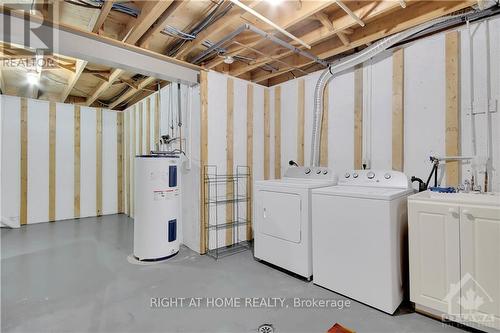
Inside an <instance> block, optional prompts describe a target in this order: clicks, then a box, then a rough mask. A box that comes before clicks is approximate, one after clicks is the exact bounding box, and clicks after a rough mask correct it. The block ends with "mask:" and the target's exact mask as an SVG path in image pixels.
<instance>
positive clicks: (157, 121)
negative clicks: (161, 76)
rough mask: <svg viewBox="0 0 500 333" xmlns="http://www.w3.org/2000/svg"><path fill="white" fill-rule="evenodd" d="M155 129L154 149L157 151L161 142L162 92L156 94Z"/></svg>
mask: <svg viewBox="0 0 500 333" xmlns="http://www.w3.org/2000/svg"><path fill="white" fill-rule="evenodd" d="M154 117H155V118H154V120H155V129H154V144H155V146H154V147H153V149H155V150H156V145H157V144H159V142H160V92H159V91H158V93H157V94H155V115H154Z"/></svg>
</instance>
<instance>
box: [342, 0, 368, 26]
mask: <svg viewBox="0 0 500 333" xmlns="http://www.w3.org/2000/svg"><path fill="white" fill-rule="evenodd" d="M335 3H336V4H337V5H339V7H340V8H342V10H343V11H344V12H346V13H347V14H348V15H349V16H350V17H351V18H352V19H353V20H354V21H356V23H358V24H359V25H360V26H361V27H364V26H365V22H363V20H361V19H360V18H359V16H358V15H356V14H355V13H354V12H353V11H352V10H350V9H349V7H347V6H346V4H344V3H343V2H342V1H340V0H335Z"/></svg>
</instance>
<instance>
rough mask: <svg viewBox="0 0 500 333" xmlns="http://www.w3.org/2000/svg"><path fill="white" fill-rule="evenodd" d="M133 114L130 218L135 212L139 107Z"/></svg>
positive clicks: (135, 107) (135, 106) (133, 110)
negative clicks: (135, 171)
mask: <svg viewBox="0 0 500 333" xmlns="http://www.w3.org/2000/svg"><path fill="white" fill-rule="evenodd" d="M131 112H132V115H131V116H132V117H131V118H132V124H131V125H132V154H131V155H130V207H131V209H130V216H132V217H134V212H135V202H134V200H135V193H134V191H135V183H134V180H135V174H134V170H135V165H134V163H135V155H136V154H137V126H136V124H137V105H134V108H133V109H132V110H131Z"/></svg>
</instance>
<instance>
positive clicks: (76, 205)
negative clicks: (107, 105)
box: [73, 105, 81, 218]
mask: <svg viewBox="0 0 500 333" xmlns="http://www.w3.org/2000/svg"><path fill="white" fill-rule="evenodd" d="M73 113H74V116H73V117H74V124H73V126H74V143H73V151H74V157H73V158H74V160H73V179H74V193H73V215H74V216H75V218H79V217H80V157H81V156H80V140H81V133H80V106H79V105H75V107H74V110H73Z"/></svg>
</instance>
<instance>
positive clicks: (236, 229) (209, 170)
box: [203, 165, 251, 259]
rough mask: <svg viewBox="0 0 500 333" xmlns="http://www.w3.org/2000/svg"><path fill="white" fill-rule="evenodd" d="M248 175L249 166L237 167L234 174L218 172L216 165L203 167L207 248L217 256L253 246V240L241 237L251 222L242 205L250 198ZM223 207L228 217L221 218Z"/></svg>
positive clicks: (220, 256)
mask: <svg viewBox="0 0 500 333" xmlns="http://www.w3.org/2000/svg"><path fill="white" fill-rule="evenodd" d="M249 176H250V169H249V168H248V167H247V166H237V167H236V172H235V173H234V174H219V173H218V171H217V166H215V165H206V166H205V167H204V177H203V179H204V183H205V184H204V185H205V201H204V204H205V208H206V216H205V221H204V222H205V224H204V225H205V229H206V230H205V231H206V234H207V237H206V242H207V243H206V248H207V254H208V255H209V256H211V257H213V258H215V259H220V258H222V257H226V256H229V255H232V254H236V253H239V252H242V251H246V250H249V249H250V248H251V243H250V242H248V241H247V240H246V239H243V237H242V230H243V229H247V225H248V224H249V223H251V222H250V221H248V219H247V218H246V216H243V215H244V214H243V209H242V207H241V204H245V205H246V202H247V201H248V200H250V198H249V197H248V195H247V193H248V191H247V187H248V186H250V185H249ZM228 205H230V206H228ZM222 209H224V212H225V214H224V215H225V216H224V217H223V218H222V219H221V218H220V216H221V215H223V214H221V212H220V211H221V210H222ZM228 215H230V216H228Z"/></svg>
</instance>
